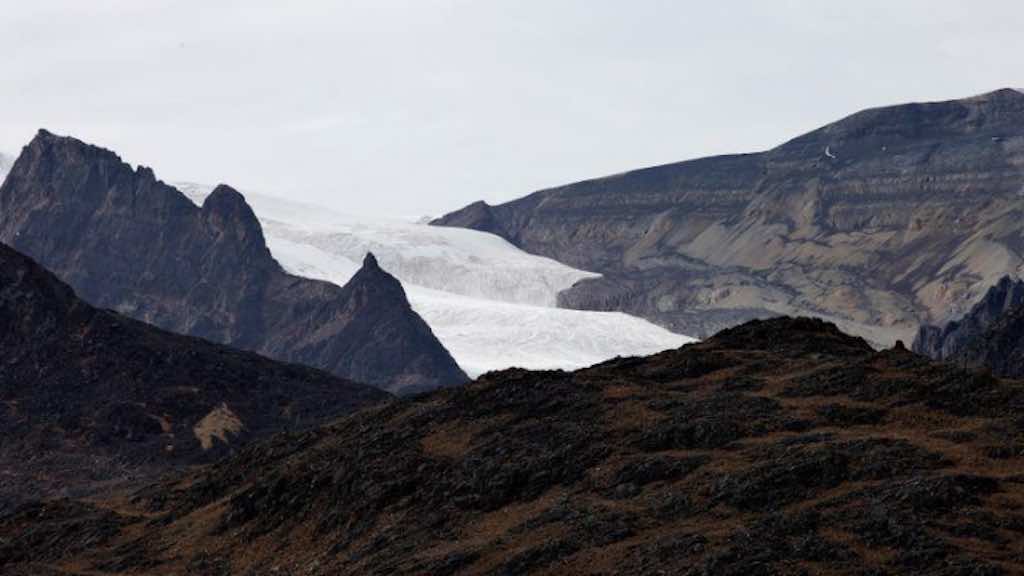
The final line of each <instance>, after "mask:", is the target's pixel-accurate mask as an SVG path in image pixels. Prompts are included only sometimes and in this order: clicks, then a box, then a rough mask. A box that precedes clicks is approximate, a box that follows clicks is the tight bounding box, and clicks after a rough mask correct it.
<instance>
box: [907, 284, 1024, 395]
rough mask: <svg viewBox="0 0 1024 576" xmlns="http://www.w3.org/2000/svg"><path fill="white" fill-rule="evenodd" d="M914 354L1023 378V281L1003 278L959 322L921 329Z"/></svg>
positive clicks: (1001, 374)
mask: <svg viewBox="0 0 1024 576" xmlns="http://www.w3.org/2000/svg"><path fill="white" fill-rule="evenodd" d="M914 351H915V352H917V353H919V354H925V355H927V356H931V357H932V358H935V359H937V360H945V361H947V362H952V363H955V364H958V365H960V366H965V367H968V368H982V369H988V370H991V371H992V372H993V373H995V374H998V375H1000V376H1006V377H1010V378H1024V281H1022V280H1011V279H1010V278H1003V279H1002V280H1000V281H999V284H997V285H995V286H993V287H992V288H991V289H989V291H988V293H986V294H985V297H984V298H983V299H982V300H981V302H979V303H978V304H977V305H975V306H974V308H972V309H971V311H970V313H968V314H967V315H966V316H964V317H963V318H962V319H960V320H957V321H953V322H950V323H949V324H946V325H945V326H944V327H941V328H940V327H937V326H922V327H921V330H920V331H919V333H918V336H917V339H916V340H915V341H914Z"/></svg>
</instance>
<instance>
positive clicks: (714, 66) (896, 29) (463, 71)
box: [0, 0, 1024, 214]
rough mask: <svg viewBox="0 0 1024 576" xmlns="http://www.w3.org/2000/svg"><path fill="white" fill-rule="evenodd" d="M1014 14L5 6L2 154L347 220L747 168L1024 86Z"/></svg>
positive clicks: (965, 7)
mask: <svg viewBox="0 0 1024 576" xmlns="http://www.w3.org/2000/svg"><path fill="white" fill-rule="evenodd" d="M1022 28H1024V3H1022V2H1019V1H1016V0H1006V1H995V0H991V1H977V0H975V1H971V2H968V1H961V2H954V1H936V0H928V1H925V0H920V1H916V0H915V1H910V0H905V1H893V0H890V1H886V2H882V1H876V2H866V1H861V2H857V3H824V2H812V1H806V2H798V1H788V2H783V1H775V2H767V1H747V2H740V1H734V2H728V1H723V2H714V3H712V2H706V1H705V2H681V1H680V2H661V1H654V0H648V1H644V0H631V1H628V2H627V1H618V2H611V1H595V0H587V1H584V0H580V1H568V0H565V1H561V0H543V1H541V0H538V1H526V0H517V1H512V0H509V1H503V2H498V1H493V2H470V1H456V0H448V1H441V0H416V1H405V2H398V1H388V0H367V1H360V2H339V1H332V2H327V1H325V2H312V1H305V2H301V1H297V2H276V1H275V2H257V1H253V0H246V1H237V2H213V1H205V2H200V1H170V0H163V1H155V0H147V1H145V2H140V1H138V0H106V1H95V0H93V1H90V2H81V1H79V0H65V1H53V2H47V1H40V0H34V1H33V2H21V1H13V0H2V1H0V50H2V52H3V54H5V55H6V58H5V59H4V64H3V65H2V68H0V78H2V81H0V126H2V130H0V150H7V151H10V152H17V150H18V148H19V147H20V146H21V145H22V144H24V142H25V141H26V140H27V139H28V138H30V137H31V135H32V134H33V133H34V131H35V130H36V129H37V128H38V127H47V128H49V129H51V130H53V131H55V132H58V133H67V134H73V135H75V136H78V137H79V138H82V139H84V140H87V141H91V142H94V143H97V144H100V145H103V146H106V147H110V148H114V149H116V150H117V151H118V152H119V153H121V155H122V157H124V158H125V159H126V160H128V161H130V162H133V163H140V162H141V163H143V164H146V165H150V166H152V167H153V168H154V169H155V170H156V172H157V174H158V175H159V176H161V177H163V178H164V179H165V180H176V179H192V180H199V181H204V182H210V183H216V182H221V181H223V182H227V183H230V184H233V185H235V186H237V187H241V188H250V189H256V190H260V191H264V192H267V193H271V194H278V195H285V196H290V197H293V198H299V199H306V200H312V201H316V202H320V203H326V204H330V205H331V206H333V207H336V208H338V209H340V210H348V211H351V212H377V213H388V212H391V213H405V214H428V213H429V214H438V213H441V212H443V211H445V210H449V209H453V208H456V207H459V206H461V205H462V204H465V203H467V202H469V201H472V200H475V199H478V198H485V199H488V200H491V201H497V200H503V199H510V198H513V197H516V196H520V195H523V194H526V193H528V192H530V191H532V190H534V189H537V188H540V187H544V186H549V185H556V184H563V183H568V182H570V181H573V180H577V179H582V178H587V177H594V176H601V175H604V174H607V173H612V172H617V171H621V170H625V169H629V168H637V167H641V166H645V165H650V164H657V163H663V162H670V161H675V160H680V159H684V158H688V157H694V156H701V155H706V154H713V153H723V152H733V151H750V150H757V149H763V148H767V147H770V146H773V145H775V144H777V143H779V142H780V141H782V140H783V139H786V138H788V137H790V136H795V135H796V134H797V133H799V132H802V131H805V130H808V129H811V128H814V127H816V126H818V125H819V124H822V123H825V122H828V121H831V120H834V119H836V118H838V117H839V116H842V115H844V114H846V113H849V112H853V111H855V110H858V109H860V108H863V107H867V106H874V105H882V104H887V103H893V102H900V101H908V100H922V99H944V98H954V97H960V96H967V95H970V94H973V93H978V92H983V91H988V90H991V89H995V88H999V87H1004V86H1024V68H1022V67H1021V66H1020V63H1019V60H1020V55H1021V54H1024V34H1022V32H1021V31H1022Z"/></svg>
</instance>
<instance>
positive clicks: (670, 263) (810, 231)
mask: <svg viewBox="0 0 1024 576" xmlns="http://www.w3.org/2000/svg"><path fill="white" fill-rule="evenodd" d="M434 223H435V224H438V225H444V226H460V227H468V228H475V229H478V230H485V231H488V232H493V233H495V234H498V235H500V236H502V237H504V238H506V239H508V240H509V241H510V242H512V243H513V244H515V245H517V246H519V247H521V248H523V249H524V250H526V251H528V252H532V253H535V254H540V255H543V256H548V257H550V258H554V259H556V260H558V261H560V262H563V263H565V264H568V265H570V266H574V267H577V268H580V269H583V270H590V271H594V272H599V273H601V274H603V277H601V278H596V279H587V280H582V281H581V282H579V283H577V284H576V285H575V286H574V287H573V288H571V289H569V290H566V291H564V292H563V293H562V294H561V296H560V299H559V303H560V305H562V306H564V307H568V308H581V309H593V310H621V311H625V312H629V313H632V314H636V315H638V316H642V317H644V318H647V319H649V320H651V321H653V322H655V323H657V324H660V325H662V326H665V327H667V328H670V329H672V330H675V331H677V332H680V333H682V334H691V335H694V336H698V337H705V336H708V335H710V334H713V333H715V332H716V331H718V330H719V329H721V328H723V327H727V326H732V325H736V324H738V323H740V322H742V321H744V320H747V319H749V318H755V317H767V316H774V315H778V314H788V315H794V314H811V315H815V316H820V317H824V318H827V319H830V320H834V321H835V322H837V323H838V324H839V325H840V326H841V327H843V328H844V329H845V330H847V331H850V332H852V333H855V334H858V335H862V336H864V337H866V338H868V339H869V340H870V341H872V342H874V343H877V344H881V345H884V346H889V345H892V343H893V342H894V341H895V340H896V339H904V340H907V341H909V340H910V339H911V338H912V337H913V334H914V332H915V331H916V330H917V327H918V325H920V324H926V323H943V322H945V321H947V320H949V319H951V318H955V317H957V316H959V315H962V314H963V313H964V312H965V311H966V310H968V309H969V308H970V306H971V305H972V304H974V303H975V302H976V301H977V300H978V299H980V297H981V296H982V295H983V294H984V292H985V290H987V289H988V287H989V286H992V285H993V284H995V282H996V281H997V280H998V279H999V278H1001V277H1002V276H1004V275H1013V276H1016V275H1018V274H1020V271H1021V270H1022V269H1024V240H1022V238H1024V228H1022V226H1024V94H1022V93H1021V92H1019V91H1016V90H999V91H996V92H992V93H990V94H985V95H982V96H977V97H973V98H967V99H963V100H955V101H948V102H935V103H927V104H907V105H900V106H892V107H886V108H878V109H872V110H866V111H863V112H860V113H857V114H854V115H852V116H850V117H848V118H845V119H843V120H840V121H838V122H836V123H834V124H830V125H828V126H825V127H823V128H821V129H819V130H815V131H813V132H810V133H808V134H805V135H803V136H800V137H799V138H796V139H794V140H791V141H789V142H787V143H785V144H783V145H781V146H779V147H777V148H774V149H772V150H769V151H767V152H763V153H757V154H742V155H733V156H719V157H712V158H703V159H699V160H692V161H688V162H681V163H678V164H670V165H666V166H657V167H653V168H647V169H643V170H637V171H634V172H628V173H624V174H619V175H614V176H609V177H606V178H599V179H595V180H588V181H585V182H579V183H576V184H571V185H568V186H562V187H559V188H553V189H550V190H543V191H539V192H536V193H534V194H531V195H529V196H526V197H524V198H521V199H519V200H515V201H512V202H508V203H505V204H501V205H499V206H489V205H487V204H485V203H483V202H477V203H475V204H472V205H470V206H467V207H466V208H464V209H462V210H459V211H457V212H454V213H451V214H449V215H447V216H444V217H443V218H440V219H439V220H437V221H435V222H434Z"/></svg>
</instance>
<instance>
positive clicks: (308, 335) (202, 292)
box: [0, 131, 467, 392]
mask: <svg viewBox="0 0 1024 576" xmlns="http://www.w3.org/2000/svg"><path fill="white" fill-rule="evenodd" d="M0 242H5V243H7V244H9V245H10V246H12V247H14V248H15V249H17V250H18V251H20V252H22V253H24V254H26V255H28V256H30V257H32V258H33V259H35V260H37V261H38V262H39V263H40V264H42V265H43V266H45V267H46V268H47V269H48V270H51V271H53V272H54V273H55V274H56V275H57V276H58V277H59V278H61V279H62V280H63V281H65V282H67V283H68V284H70V285H71V286H72V287H73V288H74V289H75V291H76V292H77V293H78V294H79V295H80V296H81V297H82V298H83V299H84V300H86V301H87V302H89V303H91V304H93V305H95V306H99V307H102V308H110V309H114V310H116V311H118V312H120V313H122V314H124V315H126V316H130V317H132V318H135V319H137V320H141V321H143V322H147V323H150V324H153V325H155V326H158V327H160V328H164V329H166V330H170V331H173V332H177V333H180V334H187V335H190V336H198V337H201V338H205V339H208V340H212V341H214V342H219V343H222V344H227V345H230V346H233V347H236V348H241V349H245V350H251V351H254V352H258V353H260V354H263V355H265V356H269V357H271V358H275V359H278V360H283V361H287V362H297V363H301V364H305V365H308V366H312V367H315V368H320V369H323V370H326V371H328V372H331V373H333V374H335V375H337V376H340V377H343V378H348V379H351V380H355V381H359V382H365V383H368V384H373V385H376V386H378V387H381V388H384V389H386V390H389V391H392V392H413V391H418V390H423V389H429V388H436V387H439V386H449V385H454V384H461V383H463V382H465V381H466V380H467V377H466V375H465V374H464V373H463V372H462V370H461V369H460V368H459V367H458V365H457V364H456V363H455V361H454V360H453V359H452V357H451V355H450V354H449V353H448V351H447V350H445V349H444V347H443V346H442V345H441V343H440V342H438V340H437V338H435V337H434V334H433V333H432V332H431V330H430V327H429V326H427V324H426V323H425V322H424V321H423V320H422V319H421V318H420V317H419V315H417V314H416V313H415V312H414V311H413V310H412V308H411V307H410V306H409V302H408V300H407V299H406V297H405V292H404V290H403V289H402V287H401V285H400V284H399V282H398V281H397V280H396V279H395V278H394V277H392V276H391V275H390V274H387V273H386V272H384V271H383V270H381V269H380V267H379V266H378V265H377V263H376V260H375V259H373V258H372V257H371V258H368V259H367V261H366V262H365V263H364V266H363V270H361V271H360V273H359V274H357V275H356V277H355V278H353V279H352V281H351V282H349V284H348V285H346V286H345V287H338V286H335V285H333V284H330V283H327V282H321V281H316V280H310V279H307V278H301V277H298V276H293V275H291V274H287V273H286V272H285V271H284V270H283V269H282V268H281V266H280V265H279V264H278V263H277V261H275V260H274V258H273V257H272V256H271V254H270V251H269V250H268V249H267V245H266V242H265V240H264V237H263V231H262V229H261V227H260V224H259V221H258V220H257V219H256V216H255V215H254V214H253V212H252V210H251V209H250V207H249V205H248V204H246V202H245V199H244V198H243V197H242V195H241V194H239V193H238V192H236V191H235V190H233V189H232V188H230V187H228V186H224V185H221V186H218V187H217V188H216V189H215V190H214V191H213V193H211V194H210V195H209V197H207V198H206V200H205V202H204V203H203V205H202V206H201V207H197V206H195V205H194V204H193V203H192V202H191V201H190V200H189V199H188V198H186V197H185V196H184V195H183V194H181V193H180V192H179V191H178V190H176V189H174V188H172V187H170V186H168V185H166V184H164V183H163V182H161V181H159V180H157V179H156V177H155V176H154V174H153V171H152V170H150V169H149V168H145V167H139V168H138V169H137V170H135V169H132V168H131V166H129V165H128V164H126V163H124V162H122V161H121V159H120V158H118V156H117V155H116V154H114V153H113V152H110V151H108V150H104V149H102V148H98V147H95V146H91V145H88V144H85V143H83V142H80V141H78V140H75V139H73V138H68V137H60V136H56V135H53V134H50V133H49V132H46V131H40V132H39V133H38V135H37V136H36V137H35V138H34V139H33V140H32V142H31V143H30V144H29V145H28V146H26V147H25V148H24V150H23V151H22V153H21V155H20V156H19V157H18V160H17V161H16V162H15V163H14V165H13V167H12V168H11V171H10V173H9V174H8V176H7V178H6V180H5V181H4V183H3V186H2V187H0Z"/></svg>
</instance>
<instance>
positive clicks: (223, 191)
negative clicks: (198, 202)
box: [203, 184, 263, 242]
mask: <svg viewBox="0 0 1024 576" xmlns="http://www.w3.org/2000/svg"><path fill="white" fill-rule="evenodd" d="M203 213H204V214H208V215H215V216H217V217H220V218H222V219H223V220H224V221H227V222H233V223H236V224H238V225H239V226H240V227H241V228H242V229H243V230H244V231H245V232H251V233H252V235H253V238H254V239H257V238H258V239H259V241H260V242H262V241H263V228H262V226H261V225H260V221H259V219H258V218H256V213H255V212H253V210H252V207H251V206H249V203H248V202H246V200H245V196H243V195H242V193H241V192H239V191H238V190H235V189H234V188H232V187H230V186H228V185H227V184H218V185H217V187H216V188H214V189H213V192H211V193H210V195H209V196H207V197H206V200H205V201H204V202H203Z"/></svg>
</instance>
